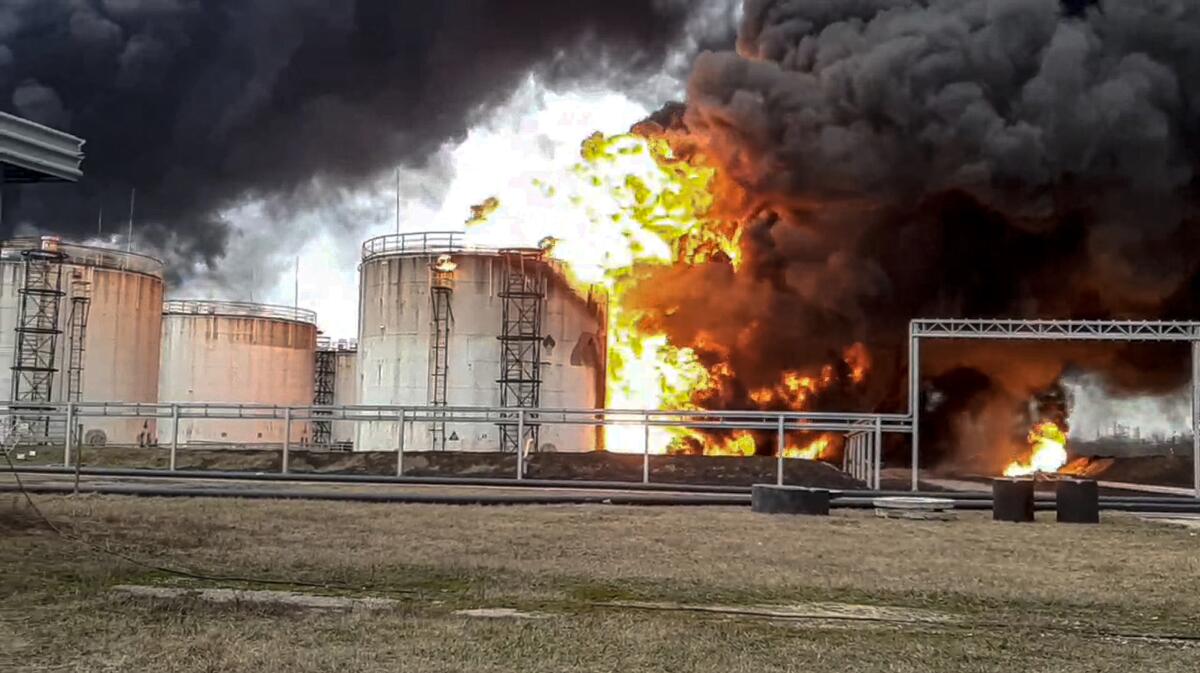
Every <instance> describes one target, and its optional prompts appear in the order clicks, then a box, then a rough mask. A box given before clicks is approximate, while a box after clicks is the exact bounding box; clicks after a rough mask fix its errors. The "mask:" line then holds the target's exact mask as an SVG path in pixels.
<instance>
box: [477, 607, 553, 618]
mask: <svg viewBox="0 0 1200 673" xmlns="http://www.w3.org/2000/svg"><path fill="white" fill-rule="evenodd" d="M454 614H456V615H459V616H462V617H479V618H482V619H547V618H549V617H550V615H548V614H546V613H544V612H521V611H520V610H514V609H513V608H474V609H471V610H455V611H454Z"/></svg>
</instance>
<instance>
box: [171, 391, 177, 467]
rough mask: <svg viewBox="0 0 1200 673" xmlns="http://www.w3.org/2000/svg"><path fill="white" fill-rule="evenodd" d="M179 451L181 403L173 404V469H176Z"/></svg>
mask: <svg viewBox="0 0 1200 673" xmlns="http://www.w3.org/2000/svg"><path fill="white" fill-rule="evenodd" d="M178 453H179V405H178V404H172V405H171V471H172V472H174V471H175V465H176V462H175V461H176V458H177V454H178Z"/></svg>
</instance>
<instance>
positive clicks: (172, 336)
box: [158, 313, 317, 444]
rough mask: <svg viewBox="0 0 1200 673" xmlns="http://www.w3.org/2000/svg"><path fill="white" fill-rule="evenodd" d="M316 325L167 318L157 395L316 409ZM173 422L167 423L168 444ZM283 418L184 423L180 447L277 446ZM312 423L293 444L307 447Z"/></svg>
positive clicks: (299, 428)
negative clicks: (314, 376) (314, 398)
mask: <svg viewBox="0 0 1200 673" xmlns="http://www.w3.org/2000/svg"><path fill="white" fill-rule="evenodd" d="M316 344H317V329H316V326H315V325H312V324H308V323H302V322H295V321H291V320H281V319H276V318H265V317H247V316H227V315H192V314H177V313H167V314H166V315H164V316H163V321H162V363H161V367H160V373H159V383H158V396H159V400H160V401H162V402H164V403H170V402H216V403H232V404H271V405H278V406H298V407H304V406H310V405H312V400H313V370H314V354H315V351H316ZM172 425H173V424H172V422H171V421H162V422H161V423H160V426H161V430H160V433H159V435H160V437H159V439H160V442H161V443H163V444H166V443H169V442H170V441H171V438H172V436H173V435H172V433H173V428H172ZM285 425H286V424H285V423H284V422H283V421H282V420H261V421H260V420H219V421H216V420H214V421H209V420H183V421H180V424H179V443H180V444H210V443H215V444H226V443H230V444H278V443H282V442H283V440H284V434H285V433H284V428H285ZM310 435H311V432H310V429H309V424H308V423H307V422H294V423H293V424H292V430H291V440H292V442H293V443H296V444H303V443H305V442H307V441H308V440H309V437H310Z"/></svg>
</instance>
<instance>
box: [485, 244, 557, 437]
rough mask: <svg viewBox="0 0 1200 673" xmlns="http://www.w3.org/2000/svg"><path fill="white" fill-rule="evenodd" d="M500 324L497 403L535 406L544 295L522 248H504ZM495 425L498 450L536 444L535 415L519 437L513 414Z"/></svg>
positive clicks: (528, 418)
mask: <svg viewBox="0 0 1200 673" xmlns="http://www.w3.org/2000/svg"><path fill="white" fill-rule="evenodd" d="M502 254H503V256H504V280H503V283H502V285H501V292H500V298H501V299H502V300H503V302H504V304H503V312H502V323H501V325H500V378H499V379H498V380H497V383H499V384H500V406H501V407H505V408H509V409H520V408H525V409H536V408H537V407H538V406H539V404H540V402H541V383H542V380H541V360H542V305H543V303H544V301H545V297H546V285H545V278H544V277H543V276H542V274H541V273H540V266H539V265H538V264H537V263H536V262H535V261H534V260H532V259H530V258H529V255H528V253H525V252H522V251H504V252H502ZM509 416H510V417H509V418H506V420H505V422H503V423H500V424H499V425H500V450H501V451H503V452H512V453H515V452H516V451H517V449H518V447H519V446H521V445H522V444H523V445H524V446H525V447H526V449H532V450H536V449H537V447H538V431H539V424H538V423H537V418H536V417H533V416H528V415H527V416H526V418H525V424H524V429H525V432H524V436H520V437H518V436H517V435H518V423H517V419H516V414H511V415H509Z"/></svg>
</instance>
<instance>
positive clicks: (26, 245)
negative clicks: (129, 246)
mask: <svg viewBox="0 0 1200 673" xmlns="http://www.w3.org/2000/svg"><path fill="white" fill-rule="evenodd" d="M33 250H45V251H52V252H59V253H62V254H63V255H65V256H66V257H65V258H64V259H63V262H64V263H67V264H77V265H79V266H93V267H97V268H101V269H114V270H117V271H130V272H133V273H141V274H145V275H147V276H154V277H155V278H162V277H163V272H164V271H165V270H166V265H165V264H163V262H162V260H159V259H156V258H154V257H151V256H149V255H143V254H140V253H136V252H126V251H124V250H115V249H113V248H101V247H98V246H93V245H82V244H79V243H68V242H66V241H62V240H59V239H57V238H55V237H53V236H41V237H32V236H31V237H28V238H14V239H10V240H7V241H4V242H2V243H0V259H3V260H6V261H8V260H20V259H21V253H23V252H29V251H33Z"/></svg>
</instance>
